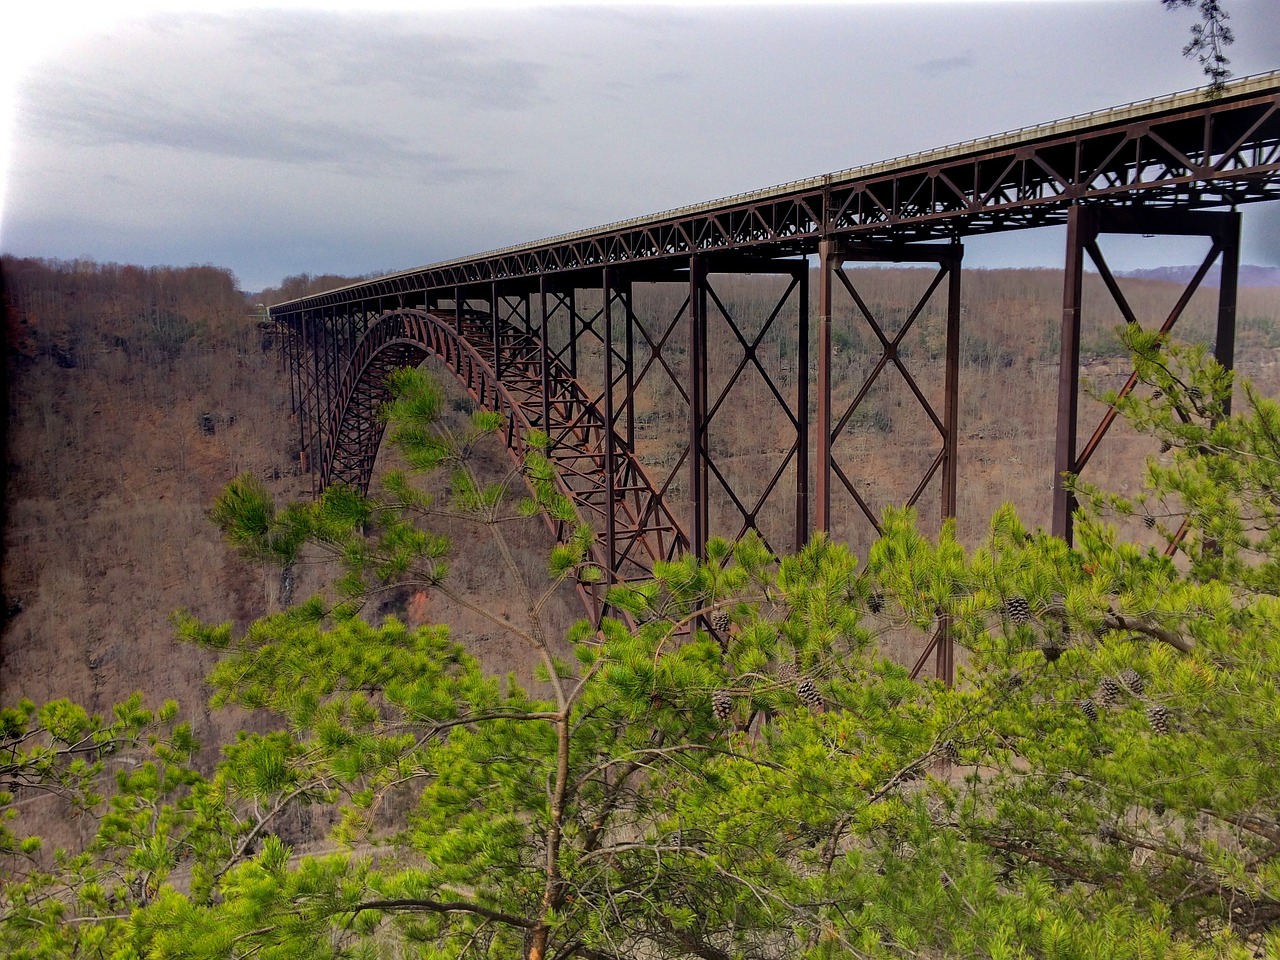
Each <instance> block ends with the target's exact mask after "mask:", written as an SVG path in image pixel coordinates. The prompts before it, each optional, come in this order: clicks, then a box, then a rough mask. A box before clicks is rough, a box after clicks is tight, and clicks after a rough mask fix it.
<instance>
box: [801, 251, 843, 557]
mask: <svg viewBox="0 0 1280 960" xmlns="http://www.w3.org/2000/svg"><path fill="white" fill-rule="evenodd" d="M839 256H840V253H839V244H838V242H837V241H835V240H823V241H821V242H820V243H819V244H818V423H817V427H818V449H817V455H818V463H817V478H816V487H817V489H816V491H815V492H816V494H817V500H818V502H817V505H816V506H817V512H816V515H815V517H814V523H813V528H814V530H815V532H818V533H827V532H828V531H829V530H830V529H831V293H832V291H831V281H832V278H833V276H834V274H835V270H836V263H837V260H838V259H839ZM804 375H805V376H806V377H808V376H809V371H807V370H806V371H805V374H804Z"/></svg>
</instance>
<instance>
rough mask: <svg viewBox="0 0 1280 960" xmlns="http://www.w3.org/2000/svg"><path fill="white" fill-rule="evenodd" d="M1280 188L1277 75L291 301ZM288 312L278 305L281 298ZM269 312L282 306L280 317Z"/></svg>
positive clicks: (974, 226)
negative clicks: (1218, 92) (1217, 92)
mask: <svg viewBox="0 0 1280 960" xmlns="http://www.w3.org/2000/svg"><path fill="white" fill-rule="evenodd" d="M1277 197H1280V72H1277V73H1273V74H1268V75H1266V76H1264V77H1259V78H1251V79H1250V80H1248V81H1241V82H1239V83H1236V84H1233V85H1230V86H1229V87H1228V89H1227V92H1226V93H1225V94H1224V95H1223V96H1221V97H1218V98H1216V99H1207V98H1204V97H1203V96H1200V97H1197V96H1189V95H1185V94H1184V95H1178V96H1175V97H1167V98H1162V99H1160V100H1155V101H1151V102H1149V103H1146V104H1138V105H1131V106H1129V107H1126V108H1117V109H1116V110H1112V111H1103V112H1101V113H1099V114H1098V115H1096V116H1094V115H1090V116H1088V117H1083V118H1075V119H1074V120H1071V121H1062V122H1059V123H1056V124H1048V125H1045V126H1041V127H1035V128H1031V129H1028V130H1025V131H1019V132H1017V133H1014V134H1005V135H1002V136H999V137H993V138H989V139H987V140H983V141H977V142H974V143H972V144H963V145H958V146H956V147H948V148H943V149H941V150H937V151H932V152H930V153H927V154H922V155H917V156H912V157H906V158H902V159H900V160H895V161H888V162H886V163H882V164H877V165H873V166H870V167H863V168H859V169H857V170H851V171H844V172H841V173H833V174H828V175H826V176H822V177H814V178H811V179H808V180H804V181H798V182H797V183H795V184H788V185H783V186H781V187H775V188H770V189H767V190H762V191H758V192H757V193H754V194H746V195H742V196H739V197H731V198H729V199H726V200H723V201H716V202H713V203H708V204H700V205H697V206H694V207H689V208H685V209H683V210H678V211H673V212H669V213H665V214H658V215H655V216H653V217H648V218H640V219H638V220H635V221H628V222H626V223H622V224H611V225H608V226H604V227H599V228H596V229H593V230H587V231H583V232H581V233H577V234H571V235H568V236H565V237H558V238H553V239H550V240H544V241H539V242H536V243H531V244H527V245H523V246H520V247H514V248H509V249H507V250H502V251H496V252H493V253H487V254H481V255H478V256H475V257H468V258H464V259H461V260H455V261H451V262H448V263H443V264H437V265H434V266H429V267H423V268H421V269H418V270H413V271H408V272H405V273H400V274H395V275H392V276H388V277H382V278H379V279H377V280H369V281H364V282H361V283H358V284H354V285H352V286H350V287H346V288H343V289H341V290H336V291H332V292H329V293H323V294H317V295H315V296H312V297H307V298H304V299H302V300H298V301H294V302H293V303H292V304H289V305H287V308H291V309H295V308H296V309H301V308H309V309H318V308H324V307H332V306H338V305H342V306H345V305H347V304H350V303H352V302H354V301H362V300H369V299H372V298H380V297H394V296H402V295H405V294H413V293H417V294H421V293H423V292H425V291H438V290H444V289H456V288H466V287H478V286H480V285H487V284H490V283H494V282H503V281H519V280H521V279H528V278H537V277H541V276H547V275H552V274H564V273H570V272H574V271H581V270H585V269H588V268H591V269H598V268H601V267H605V266H610V265H620V264H635V263H640V262H646V261H662V260H671V259H675V258H678V259H681V260H683V259H686V258H688V257H690V256H693V255H695V254H699V253H701V254H708V255H710V254H715V253H720V252H728V251H751V250H755V251H760V252H764V253H767V254H769V255H772V256H791V255H796V254H811V253H815V252H816V251H817V246H818V243H819V241H821V240H823V239H833V238H845V239H849V240H854V239H856V240H859V241H882V240H894V241H901V242H918V241H927V240H940V239H952V238H955V237H963V236H968V235H975V234H982V233H991V232H997V231H1006V230H1018V229H1023V228H1027V227H1035V226H1043V225H1046V224H1061V223H1065V222H1066V220H1067V216H1068V211H1069V209H1070V207H1071V206H1072V205H1074V204H1079V203H1100V204H1121V205H1143V206H1146V207H1150V208H1179V209H1203V208H1208V207H1216V206H1231V205H1239V204H1242V203H1249V202H1252V201H1258V200H1269V199H1275V198H1277ZM276 309H277V310H278V309H281V308H276ZM274 315H275V310H273V316H274Z"/></svg>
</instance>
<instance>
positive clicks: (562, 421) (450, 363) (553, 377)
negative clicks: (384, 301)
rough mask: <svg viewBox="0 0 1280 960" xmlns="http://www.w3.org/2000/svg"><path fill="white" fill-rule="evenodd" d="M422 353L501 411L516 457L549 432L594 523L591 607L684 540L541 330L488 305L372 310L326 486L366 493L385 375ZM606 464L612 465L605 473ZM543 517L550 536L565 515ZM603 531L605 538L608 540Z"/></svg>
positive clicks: (574, 496)
mask: <svg viewBox="0 0 1280 960" xmlns="http://www.w3.org/2000/svg"><path fill="white" fill-rule="evenodd" d="M495 331H496V332H497V333H498V338H497V349H496V351H495V348H494V340H493V337H494V334H495ZM427 357H436V358H437V359H439V360H440V361H442V362H443V363H444V364H445V365H446V366H447V367H448V368H449V370H450V372H452V373H453V375H454V377H455V378H457V380H458V381H459V383H461V384H462V386H463V387H464V388H465V389H466V391H467V394H468V395H469V396H470V397H471V398H472V400H473V401H475V402H476V403H477V404H478V405H479V406H481V407H483V408H485V409H488V410H493V411H496V412H498V413H501V414H503V415H504V416H505V417H506V421H507V427H506V430H505V431H504V434H505V436H504V439H505V443H506V448H507V452H508V454H509V455H510V456H511V458H512V460H513V461H514V462H515V463H516V464H520V463H522V462H523V459H524V456H525V454H526V453H527V451H528V449H529V436H530V433H531V432H532V431H535V430H536V431H541V432H543V433H544V434H546V435H547V436H549V437H550V439H551V444H550V449H549V453H548V455H549V457H550V459H551V461H552V462H553V464H554V465H555V467H556V483H557V486H558V487H559V489H560V491H561V492H562V493H564V494H565V496H567V497H568V498H569V499H570V500H571V501H572V502H573V504H574V506H575V508H576V509H577V512H578V515H579V517H581V518H582V520H583V521H584V522H586V523H587V524H589V525H590V526H591V527H592V529H593V530H595V532H596V533H597V538H596V542H595V544H594V545H593V547H592V561H593V562H594V563H596V564H597V565H599V566H600V567H601V569H603V570H604V571H606V574H607V579H606V581H605V582H604V583H602V584H598V585H589V584H581V585H580V592H581V593H582V596H583V600H584V603H586V605H587V609H588V611H589V612H590V613H591V615H592V616H595V617H598V616H599V615H600V613H601V611H602V609H603V596H602V594H603V588H604V587H605V586H607V585H608V584H609V583H617V582H625V581H632V580H640V579H646V578H648V577H651V576H652V573H653V565H654V564H655V563H657V562H659V561H663V560H671V559H674V558H675V557H676V556H678V555H679V554H680V553H682V552H684V551H686V550H687V549H688V539H687V537H686V535H685V533H684V531H683V530H682V529H681V527H680V524H679V523H678V522H677V521H676V519H675V517H674V515H673V514H672V512H671V511H670V510H669V509H668V507H667V504H666V503H665V501H664V500H663V497H662V496H661V494H660V493H659V492H658V491H657V490H656V488H655V487H654V485H653V483H652V481H651V480H650V479H649V477H648V476H647V474H646V472H645V470H644V468H643V466H642V465H641V464H640V462H639V460H638V459H637V458H636V456H635V453H634V451H632V450H631V449H629V448H628V446H627V444H626V443H625V441H624V440H623V438H622V437H620V436H619V435H618V434H617V432H616V431H615V430H613V429H611V428H610V427H609V426H608V420H607V419H606V417H605V415H604V413H603V412H602V411H601V410H600V409H599V408H598V407H597V405H596V404H595V403H594V402H593V401H592V400H591V399H590V397H589V395H588V393H587V391H586V390H584V389H583V387H582V386H581V384H579V383H578V381H577V380H575V379H574V378H573V377H572V376H570V374H569V371H568V370H567V369H566V368H565V367H564V366H563V365H562V364H561V363H559V361H558V360H557V359H556V358H555V357H554V356H553V355H552V354H551V352H550V351H544V350H543V349H542V343H541V340H540V339H539V338H538V337H536V336H534V335H533V334H531V333H529V332H527V331H523V330H519V329H518V328H516V327H513V326H510V325H506V324H503V323H501V322H500V321H499V322H498V323H497V324H496V325H495V322H494V319H493V318H492V317H489V316H484V315H475V316H466V317H464V318H461V320H460V319H459V318H458V317H456V316H454V315H453V314H452V313H445V312H436V311H430V310H424V309H416V308H407V309H395V310H389V311H385V312H383V313H381V314H379V315H377V316H375V317H371V318H370V321H369V324H368V327H367V329H366V331H365V333H364V336H363V337H362V338H361V340H360V342H359V343H358V344H357V345H356V346H355V349H354V350H353V352H352V353H351V356H350V358H349V360H348V362H347V364H346V367H345V370H344V372H343V374H342V378H341V381H340V385H339V388H338V393H337V402H336V403H335V404H334V406H333V408H332V410H331V413H330V414H329V423H328V430H327V431H326V432H325V436H326V437H327V438H328V439H327V442H326V443H325V445H324V449H323V452H322V457H321V463H320V464H318V466H319V468H320V486H321V488H322V489H323V488H324V487H327V486H329V485H331V484H334V483H345V484H349V485H351V486H355V487H358V488H359V489H360V490H361V491H363V492H367V491H368V488H369V483H370V480H371V478H372V475H373V464H374V460H375V458H376V456H377V451H378V447H379V445H380V444H381V442H382V436H383V432H384V429H385V425H384V424H383V423H382V422H381V420H380V419H379V417H378V410H379V408H380V407H381V406H382V404H383V403H385V402H386V401H387V400H389V399H390V393H389V390H388V388H387V386H386V378H387V376H388V375H389V374H390V373H391V372H392V371H393V370H395V369H398V368H401V367H411V366H417V365H418V364H419V363H421V362H422V361H423V360H424V359H426V358H427ZM493 359H496V360H497V364H498V367H499V368H500V369H501V370H502V377H501V378H499V377H498V375H497V373H496V372H495V369H494V363H493V362H492V360H493ZM544 364H545V366H546V378H545V384H546V402H545V404H544V402H543V396H544V378H543V368H544ZM544 411H545V413H544ZM607 463H611V464H612V467H613V477H612V482H611V483H610V481H609V477H608V476H607V475H606V472H605V471H606V464H607ZM547 522H548V525H549V526H550V528H551V531H552V533H553V535H555V536H556V537H557V538H560V537H563V536H565V535H566V533H567V531H566V530H564V529H562V527H561V525H560V524H558V523H557V522H554V521H552V520H550V519H549V518H548V521H547ZM610 535H611V536H612V541H613V542H612V543H609V542H607V540H608V537H609V536H610ZM602 538H604V540H603V542H602Z"/></svg>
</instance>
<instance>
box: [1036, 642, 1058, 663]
mask: <svg viewBox="0 0 1280 960" xmlns="http://www.w3.org/2000/svg"><path fill="white" fill-rule="evenodd" d="M1040 652H1041V653H1042V654H1043V655H1044V658H1045V659H1046V660H1048V661H1049V662H1050V663H1055V662H1057V659H1058V658H1059V657H1060V656H1062V648H1061V647H1060V646H1058V645H1057V644H1056V643H1046V644H1045V645H1044V646H1043V647H1041V648H1040Z"/></svg>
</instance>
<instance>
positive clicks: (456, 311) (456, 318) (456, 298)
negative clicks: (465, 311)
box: [453, 287, 462, 336]
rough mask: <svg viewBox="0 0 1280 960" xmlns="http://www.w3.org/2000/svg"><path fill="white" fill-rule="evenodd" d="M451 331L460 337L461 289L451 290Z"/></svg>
mask: <svg viewBox="0 0 1280 960" xmlns="http://www.w3.org/2000/svg"><path fill="white" fill-rule="evenodd" d="M453 329H454V330H456V331H457V332H458V336H462V288H461V287H454V288H453Z"/></svg>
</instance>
